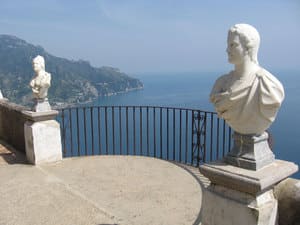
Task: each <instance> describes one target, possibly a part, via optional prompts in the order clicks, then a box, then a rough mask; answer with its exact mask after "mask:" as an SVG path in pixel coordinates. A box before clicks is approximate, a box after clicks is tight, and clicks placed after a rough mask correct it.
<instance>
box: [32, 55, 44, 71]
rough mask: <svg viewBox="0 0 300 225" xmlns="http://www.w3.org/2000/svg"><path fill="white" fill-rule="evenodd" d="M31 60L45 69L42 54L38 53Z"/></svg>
mask: <svg viewBox="0 0 300 225" xmlns="http://www.w3.org/2000/svg"><path fill="white" fill-rule="evenodd" d="M32 62H36V63H38V64H40V65H41V66H42V68H43V69H45V59H44V57H43V56H40V55H38V56H37V57H35V58H34V59H33V60H32Z"/></svg>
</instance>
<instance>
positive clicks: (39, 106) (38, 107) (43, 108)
mask: <svg viewBox="0 0 300 225" xmlns="http://www.w3.org/2000/svg"><path fill="white" fill-rule="evenodd" d="M32 110H33V111H34V112H47V111H51V106H50V104H49V101H48V99H47V98H46V99H35V104H34V106H33V109H32Z"/></svg>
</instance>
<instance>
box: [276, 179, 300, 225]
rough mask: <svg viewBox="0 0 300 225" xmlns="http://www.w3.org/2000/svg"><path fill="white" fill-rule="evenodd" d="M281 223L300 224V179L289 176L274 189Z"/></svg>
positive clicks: (287, 224) (288, 224)
mask: <svg viewBox="0 0 300 225" xmlns="http://www.w3.org/2000/svg"><path fill="white" fill-rule="evenodd" d="M274 194H275V197H276V198H277V199H278V214H279V225H300V180H297V179H292V178H288V179H286V180H284V181H282V182H280V183H279V184H278V185H277V186H276V187H275V189H274Z"/></svg>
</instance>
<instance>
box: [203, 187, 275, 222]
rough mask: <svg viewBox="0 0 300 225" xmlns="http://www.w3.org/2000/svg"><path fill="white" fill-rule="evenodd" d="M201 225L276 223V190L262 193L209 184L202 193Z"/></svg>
mask: <svg viewBox="0 0 300 225" xmlns="http://www.w3.org/2000/svg"><path fill="white" fill-rule="evenodd" d="M201 218H202V221H201V222H202V225H220V224H222V225H235V224H238V225H241V224H242V225H275V224H276V220H277V200H276V199H275V198H274V196H273V191H271V190H270V191H267V192H265V193H263V194H261V195H259V196H256V197H254V196H252V195H249V194H246V193H242V192H238V191H234V190H232V189H229V188H225V187H222V186H218V185H213V184H212V185H210V186H209V187H208V188H206V189H205V191H203V194H202V211H201Z"/></svg>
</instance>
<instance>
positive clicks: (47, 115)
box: [22, 110, 58, 122]
mask: <svg viewBox="0 0 300 225" xmlns="http://www.w3.org/2000/svg"><path fill="white" fill-rule="evenodd" d="M22 114H23V115H24V117H25V118H26V119H27V120H29V121H34V122H38V121H45V120H53V119H54V118H55V117H56V116H57V115H58V111H56V110H50V111H45V112H32V111H27V110H23V111H22Z"/></svg>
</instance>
